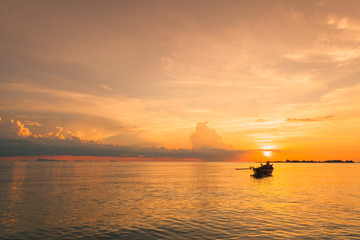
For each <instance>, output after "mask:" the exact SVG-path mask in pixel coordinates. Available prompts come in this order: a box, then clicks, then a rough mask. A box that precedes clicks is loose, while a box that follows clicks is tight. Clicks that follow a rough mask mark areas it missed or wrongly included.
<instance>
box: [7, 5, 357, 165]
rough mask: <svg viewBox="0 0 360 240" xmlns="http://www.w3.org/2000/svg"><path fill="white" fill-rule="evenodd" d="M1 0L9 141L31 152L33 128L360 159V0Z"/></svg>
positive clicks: (37, 135)
mask: <svg viewBox="0 0 360 240" xmlns="http://www.w3.org/2000/svg"><path fill="white" fill-rule="evenodd" d="M0 9H1V11H0V37H1V39H2V40H1V44H0V61H1V64H0V69H1V70H0V140H1V139H3V140H1V144H2V145H1V144H0V148H2V149H11V150H8V152H9V153H8V154H3V155H14V154H15V155H16V154H17V153H18V154H20V155H22V156H23V155H26V153H30V152H29V151H28V150H26V149H25V148H22V145H21V144H18V145H16V147H14V146H15V145H14V144H13V142H11V141H10V140H9V139H11V140H14V139H15V140H19V139H20V140H26V141H29V142H34V143H36V144H40V143H41V144H45V143H46V144H50V145H51V146H55V145H57V144H60V145H61V146H62V144H65V143H66V144H67V143H69V142H72V141H75V142H78V141H80V142H83V144H87V142H91V144H99V146H100V145H101V144H102V145H104V144H111V145H112V146H113V145H114V146H115V145H116V146H117V145H119V146H131V149H132V150H131V151H135V152H136V150H134V149H138V148H139V149H141V148H146V153H148V151H150V150H148V149H147V148H150V149H151V148H153V147H154V149H156V152H167V153H166V154H168V155H166V157H169V158H171V156H172V155H171V154H172V153H173V152H171V154H170V153H169V152H168V150H170V149H172V150H174V149H175V150H176V149H189V150H191V152H187V151H185V152H186V154H187V155H186V156H187V157H189V158H191V159H192V158H201V159H205V160H207V157H203V155H202V154H205V153H206V154H208V155H206V156H210V155H211V154H213V153H214V152H213V150H216V149H219V150H222V151H227V152H229V155H226V154H225V155H224V156H226V157H223V158H220V159H219V160H221V161H226V160H239V161H257V160H266V159H270V160H285V159H307V160H311V159H313V160H327V159H342V160H346V159H352V160H355V161H360V157H359V156H360V142H359V136H360V130H359V129H360V112H359V109H360V94H359V93H360V72H359V71H360V70H359V64H360V49H359V46H360V3H359V1H355V0H354V1H348V0H345V1H335V0H334V1H327V0H319V1H316V0H314V1H300V0H299V1H285V0H284V1H281V0H280V1H275V0H274V1H272V0H269V1H260V0H255V1H231V0H229V1H208V0H206V1H205V0H203V1H200V0H199V1H196V0H195V1H166V0H161V1H160V0H159V1H140V0H139V1H138V0H135V1H66V2H64V1H10V0H8V1H1V3H0ZM39 141H40V142H39ZM9 144H10V145H11V144H12V145H11V147H9V146H10V145H9ZM60 145H59V146H60ZM102 145H101V146H102ZM47 146H48V145H47ZM91 146H94V145H91ZM104 146H105V145H104ZM17 147H18V148H17ZM24 149H25V150H24ZM39 149H40V148H39ZM265 149H268V151H265ZM208 150H209V151H208ZM273 150H274V151H273ZM275 150H276V151H275ZM11 151H13V152H11ZM39 151H40V150H39ZM69 151H70V150H69ZM71 151H73V150H71ZM71 151H70V152H71ZM102 151H103V150H102ZM139 152H140V150H139ZM193 152H196V154H200V155H201V157H199V156H200V155H196V154H195V153H194V154H195V155H196V156H195V155H194V156H192V155H191V154H193ZM199 152H201V153H199ZM10 153H11V154H10ZM47 153H48V154H50V155H51V153H52V152H51V151H50V150H49V151H48V152H47ZM56 153H57V152H56ZM132 153H133V152H132ZM230 153H231V154H230ZM32 154H35V153H34V152H33V153H32ZM54 154H55V152H54ZM77 154H83V153H80V152H78V153H77ZM102 154H104V153H103V152H102ZM122 154H125V153H124V152H122ZM176 154H179V152H176ZM181 154H185V153H181ZM181 154H180V155H181ZM41 155H43V154H41ZM67 155H69V154H67ZM139 155H141V154H140V153H139ZM181 156H182V155H181ZM212 160H215V158H214V159H212Z"/></svg>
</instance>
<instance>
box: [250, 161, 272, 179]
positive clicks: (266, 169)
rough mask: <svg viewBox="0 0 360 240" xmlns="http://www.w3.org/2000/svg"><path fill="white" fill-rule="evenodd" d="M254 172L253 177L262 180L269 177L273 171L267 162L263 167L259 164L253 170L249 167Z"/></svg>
mask: <svg viewBox="0 0 360 240" xmlns="http://www.w3.org/2000/svg"><path fill="white" fill-rule="evenodd" d="M250 168H251V169H252V170H253V171H254V175H252V176H254V177H256V178H262V177H268V176H271V174H272V172H273V171H274V167H273V165H272V164H270V162H267V163H266V164H265V165H263V164H261V166H260V167H257V168H254V167H250Z"/></svg>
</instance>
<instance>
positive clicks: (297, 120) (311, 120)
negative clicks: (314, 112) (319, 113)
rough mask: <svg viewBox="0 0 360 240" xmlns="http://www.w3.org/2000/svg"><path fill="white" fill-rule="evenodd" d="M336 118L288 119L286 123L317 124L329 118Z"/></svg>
mask: <svg viewBox="0 0 360 240" xmlns="http://www.w3.org/2000/svg"><path fill="white" fill-rule="evenodd" d="M333 117H334V116H325V117H318V118H288V119H286V121H288V122H316V121H323V120H326V119H329V118H333Z"/></svg>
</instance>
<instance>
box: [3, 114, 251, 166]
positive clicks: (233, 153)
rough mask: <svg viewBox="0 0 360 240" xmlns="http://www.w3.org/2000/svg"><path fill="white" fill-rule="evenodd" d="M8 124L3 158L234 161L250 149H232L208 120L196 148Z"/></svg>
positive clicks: (197, 135)
mask: <svg viewBox="0 0 360 240" xmlns="http://www.w3.org/2000/svg"><path fill="white" fill-rule="evenodd" d="M7 123H8V124H7V126H4V124H3V123H2V124H1V125H0V127H1V128H0V130H1V129H2V130H4V127H11V129H10V131H9V132H10V133H11V134H6V135H5V134H1V135H0V157H12V156H40V155H71V156H99V157H100V156H112V157H124V158H126V157H135V158H139V159H141V158H171V159H201V160H204V161H232V160H238V159H240V158H241V156H242V155H244V154H246V153H248V152H249V151H244V150H234V149H232V147H231V145H229V144H226V143H224V142H223V141H222V139H221V136H220V135H219V134H218V133H217V132H216V131H215V129H210V128H209V127H208V126H207V122H199V123H198V124H197V126H196V130H195V132H194V133H193V134H192V135H191V140H192V143H193V148H192V149H185V148H179V149H168V148H164V147H134V146H120V145H113V144H103V143H100V142H95V141H91V140H84V139H81V138H79V137H77V136H75V135H74V134H73V133H72V132H71V131H69V130H65V129H64V128H62V127H56V128H55V130H54V131H52V132H49V133H46V134H32V133H31V132H30V131H29V129H27V128H26V127H24V124H22V123H21V122H20V121H18V120H16V121H15V120H9V121H7ZM116 137H119V136H116ZM129 137H131V135H129ZM136 140H137V139H135V141H136ZM124 142H126V141H125V140H124ZM128 143H131V141H128Z"/></svg>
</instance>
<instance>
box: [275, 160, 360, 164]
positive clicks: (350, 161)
mask: <svg viewBox="0 0 360 240" xmlns="http://www.w3.org/2000/svg"><path fill="white" fill-rule="evenodd" d="M274 162H275V163H355V162H354V161H353V160H345V161H343V160H325V161H314V160H289V159H286V161H274Z"/></svg>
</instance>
